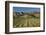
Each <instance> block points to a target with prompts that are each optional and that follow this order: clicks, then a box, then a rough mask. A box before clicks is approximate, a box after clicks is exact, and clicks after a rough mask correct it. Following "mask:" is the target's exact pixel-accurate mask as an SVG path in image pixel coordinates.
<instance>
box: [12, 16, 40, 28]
mask: <svg viewBox="0 0 46 35" xmlns="http://www.w3.org/2000/svg"><path fill="white" fill-rule="evenodd" d="M21 27H40V17H38V18H37V17H32V16H28V15H24V16H15V18H14V16H13V28H21Z"/></svg>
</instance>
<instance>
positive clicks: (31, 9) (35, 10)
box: [13, 7, 40, 12]
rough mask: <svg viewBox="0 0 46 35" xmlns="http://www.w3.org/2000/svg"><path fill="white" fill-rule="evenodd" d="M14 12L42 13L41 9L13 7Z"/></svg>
mask: <svg viewBox="0 0 46 35" xmlns="http://www.w3.org/2000/svg"><path fill="white" fill-rule="evenodd" d="M13 12H40V8H31V7H13Z"/></svg>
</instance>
